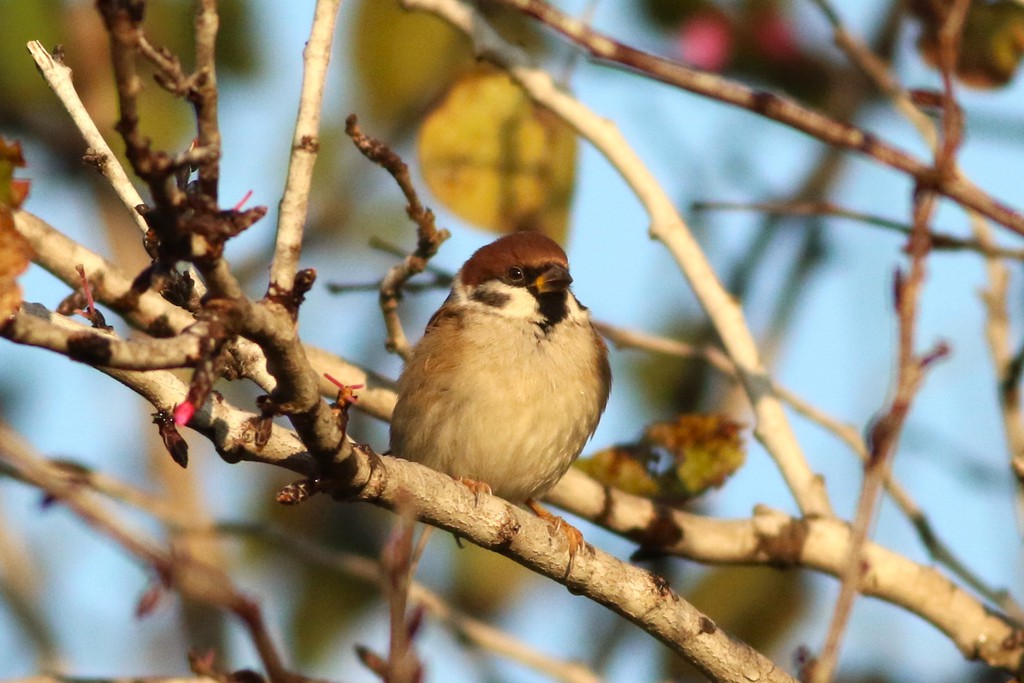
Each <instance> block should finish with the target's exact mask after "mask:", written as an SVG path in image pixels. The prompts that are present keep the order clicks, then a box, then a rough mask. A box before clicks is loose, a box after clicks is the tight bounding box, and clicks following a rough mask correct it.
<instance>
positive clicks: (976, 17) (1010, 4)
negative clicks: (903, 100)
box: [910, 0, 1024, 89]
mask: <svg viewBox="0 0 1024 683" xmlns="http://www.w3.org/2000/svg"><path fill="white" fill-rule="evenodd" d="M947 8H948V5H947V4H946V3H936V2H932V1H931V0H914V2H911V3H910V10H911V12H912V13H913V14H914V16H915V17H917V19H918V20H919V21H920V22H921V35H920V36H919V37H918V39H917V49H918V51H919V52H920V53H921V57H922V58H923V59H924V60H925V61H926V62H927V63H928V64H929V65H931V66H933V67H935V68H938V66H939V64H940V54H939V31H940V29H941V28H942V25H943V23H944V19H945V17H944V15H945V11H946V10H947ZM1022 55H1024V6H1022V5H1021V4H1020V3H1019V2H1015V1H1014V0H999V1H998V2H972V3H971V5H970V9H968V10H967V16H966V17H965V19H964V31H963V38H962V39H961V43H960V49H959V50H958V52H957V65H956V75H957V77H959V79H960V81H961V82H962V83H963V84H964V85H967V86H970V87H972V88H984V89H989V88H998V87H1001V86H1004V85H1006V84H1007V83H1009V82H1010V80H1012V79H1013V77H1014V76H1015V75H1016V73H1017V68H1018V67H1019V66H1020V60H1021V56H1022Z"/></svg>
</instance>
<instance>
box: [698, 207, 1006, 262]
mask: <svg viewBox="0 0 1024 683" xmlns="http://www.w3.org/2000/svg"><path fill="white" fill-rule="evenodd" d="M690 208H691V209H693V210H694V211H757V212H761V213H767V214H772V215H776V216H834V217H836V218H849V219H850V220H852V221H857V222H859V223H863V224H864V225H869V226H871V227H876V228H882V229H885V230H891V231H893V232H897V233H899V234H901V235H906V236H908V237H909V236H910V233H911V232H912V231H913V227H912V226H911V225H909V224H907V223H904V222H902V221H896V220H892V219H889V218H885V217H883V216H877V215H875V214H870V213H865V212H863V211H854V210H852V209H844V208H843V207H841V206H838V205H836V204H833V203H832V202H799V201H798V202H716V201H699V202H693V203H692V204H691V205H690ZM931 236H932V249H933V250H934V251H974V252H977V253H979V254H982V255H984V256H991V257H996V258H1007V259H1012V260H1014V261H1024V249H1011V248H1008V247H1001V246H999V245H998V244H995V243H994V241H993V240H989V241H984V242H983V241H982V240H979V239H977V238H975V239H965V238H962V237H957V236H955V235H952V234H950V233H941V232H934V231H933V232H932V235H931Z"/></svg>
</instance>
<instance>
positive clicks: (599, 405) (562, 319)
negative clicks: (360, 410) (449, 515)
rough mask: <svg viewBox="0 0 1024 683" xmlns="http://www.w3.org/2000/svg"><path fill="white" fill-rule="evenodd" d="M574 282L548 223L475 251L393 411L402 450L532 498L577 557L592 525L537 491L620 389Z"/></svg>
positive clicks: (417, 351)
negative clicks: (558, 511) (566, 516)
mask: <svg viewBox="0 0 1024 683" xmlns="http://www.w3.org/2000/svg"><path fill="white" fill-rule="evenodd" d="M571 283H572V277H571V276H570V275H569V263H568V259H567V258H566V255H565V252H564V251H563V250H562V248H561V247H560V246H558V244H557V243H556V242H555V241H554V240H552V239H550V238H548V237H545V236H544V235H541V234H539V233H533V232H518V233H513V234H510V235H506V236H505V237H502V238H500V239H498V240H496V241H494V242H492V243H490V244H488V245H486V246H484V247H482V248H481V249H479V250H478V251H476V252H475V253H474V254H473V255H472V256H471V257H470V258H469V260H468V261H466V263H465V265H463V266H462V268H461V269H460V270H459V272H458V273H457V274H456V276H455V279H454V281H453V283H452V288H451V292H450V293H449V295H448V298H447V299H446V300H445V302H444V303H443V304H442V305H441V307H440V308H439V309H438V310H437V312H436V313H434V315H433V316H432V317H431V319H430V322H429V323H428V324H427V328H426V331H425V332H424V335H423V337H422V339H421V340H420V341H419V342H418V343H417V344H416V346H415V347H414V348H413V350H412V353H411V356H410V358H409V359H408V361H407V362H406V365H405V368H404V369H403V371H402V374H401V377H400V378H399V380H398V401H397V403H396V405H395V410H394V414H393V416H392V421H391V453H392V455H395V456H398V457H400V458H404V459H406V460H412V461H414V462H418V463H421V464H423V465H426V466H427V467H430V468H433V469H435V470H438V471H440V472H444V473H445V474H448V475H450V476H452V477H454V478H456V479H459V480H461V481H463V482H465V483H466V484H467V485H469V486H470V487H471V488H473V490H474V491H476V492H477V493H478V494H479V492H480V491H481V490H483V491H486V492H489V493H493V494H495V495H498V496H500V497H502V498H505V499H506V500H508V501H510V502H513V503H526V504H527V505H528V506H529V507H530V508H531V509H533V510H534V512H536V513H537V514H538V515H539V516H541V517H544V518H545V519H547V520H548V521H549V522H551V523H553V524H554V525H555V527H556V528H561V529H562V530H563V532H565V533H566V536H567V537H568V539H569V549H570V558H571V557H572V556H573V555H574V553H575V551H576V550H577V549H578V548H579V547H581V546H582V536H581V535H580V534H579V532H578V531H576V530H575V529H573V528H572V527H569V526H568V525H567V524H564V522H563V521H562V520H560V519H559V518H557V517H555V516H554V515H551V514H550V513H547V512H546V511H545V510H544V509H543V508H541V507H540V506H539V505H537V504H536V499H538V498H540V497H541V496H543V495H544V494H545V493H546V492H547V491H548V490H549V489H551V488H552V487H553V486H554V485H555V484H556V483H557V482H558V480H559V479H561V478H562V475H563V474H565V472H566V470H568V469H569V466H570V465H572V462H573V461H574V460H575V459H576V457H577V456H578V455H579V454H580V451H582V450H583V447H584V445H585V444H586V442H587V441H588V440H589V439H590V437H591V436H593V434H594V430H595V429H596V428H597V423H598V420H600V418H601V413H602V412H603V411H604V408H605V405H606V403H607V402H608V393H609V390H610V389H611V370H610V368H609V365H608V349H607V347H606V346H605V344H604V341H603V340H602V339H601V337H600V335H599V334H598V333H597V331H596V330H595V329H594V326H593V325H592V324H591V322H590V313H589V312H588V310H587V308H586V307H585V306H583V305H582V304H581V303H580V302H579V301H578V300H577V299H576V297H575V296H574V295H573V293H572V291H571V290H570V289H569V285H570V284H571ZM563 525H564V526H563ZM566 527H567V528H566ZM570 530H571V531H570ZM573 532H574V533H573ZM574 534H575V535H574Z"/></svg>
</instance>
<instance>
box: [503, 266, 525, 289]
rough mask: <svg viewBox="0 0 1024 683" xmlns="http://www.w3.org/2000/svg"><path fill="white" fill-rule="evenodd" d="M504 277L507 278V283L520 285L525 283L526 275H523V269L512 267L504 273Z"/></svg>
mask: <svg viewBox="0 0 1024 683" xmlns="http://www.w3.org/2000/svg"><path fill="white" fill-rule="evenodd" d="M505 276H506V277H507V278H508V281H509V282H511V283H512V284H514V285H521V284H523V283H524V282H526V273H524V272H523V269H522V268H520V267H519V266H512V267H511V268H509V269H508V272H506V273H505Z"/></svg>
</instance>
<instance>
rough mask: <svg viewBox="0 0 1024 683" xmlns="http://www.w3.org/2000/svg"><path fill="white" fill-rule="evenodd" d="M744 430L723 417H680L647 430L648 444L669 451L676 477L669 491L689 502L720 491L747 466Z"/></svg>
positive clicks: (659, 423) (646, 440) (645, 434)
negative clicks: (690, 499)
mask: <svg viewBox="0 0 1024 683" xmlns="http://www.w3.org/2000/svg"><path fill="white" fill-rule="evenodd" d="M742 428H743V427H742V425H740V424H738V423H736V422H733V421H731V420H729V419H728V418H726V417H725V416H723V415H680V416H679V417H678V418H677V419H676V420H675V421H674V422H656V423H654V424H652V425H650V426H649V427H647V429H646V431H645V432H644V442H645V443H647V444H649V445H651V446H653V447H656V448H663V449H665V450H666V451H668V453H669V454H670V455H671V456H672V458H673V461H674V464H675V468H674V475H675V477H674V480H672V479H669V481H667V482H666V484H667V486H666V488H667V489H669V491H671V490H672V489H675V490H676V491H678V493H680V494H682V495H683V496H685V497H688V498H689V497H692V496H697V495H700V494H701V493H703V492H704V491H706V490H707V489H709V488H711V487H715V488H718V487H720V486H721V485H722V484H724V483H725V480H726V479H728V478H729V476H730V475H732V473H733V472H735V471H736V470H738V469H739V468H740V467H741V466H742V465H743V463H744V462H745V460H746V457H747V454H746V451H745V450H744V449H743V438H742V437H741V435H740V430H742ZM669 472H670V473H672V470H670V471H669Z"/></svg>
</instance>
